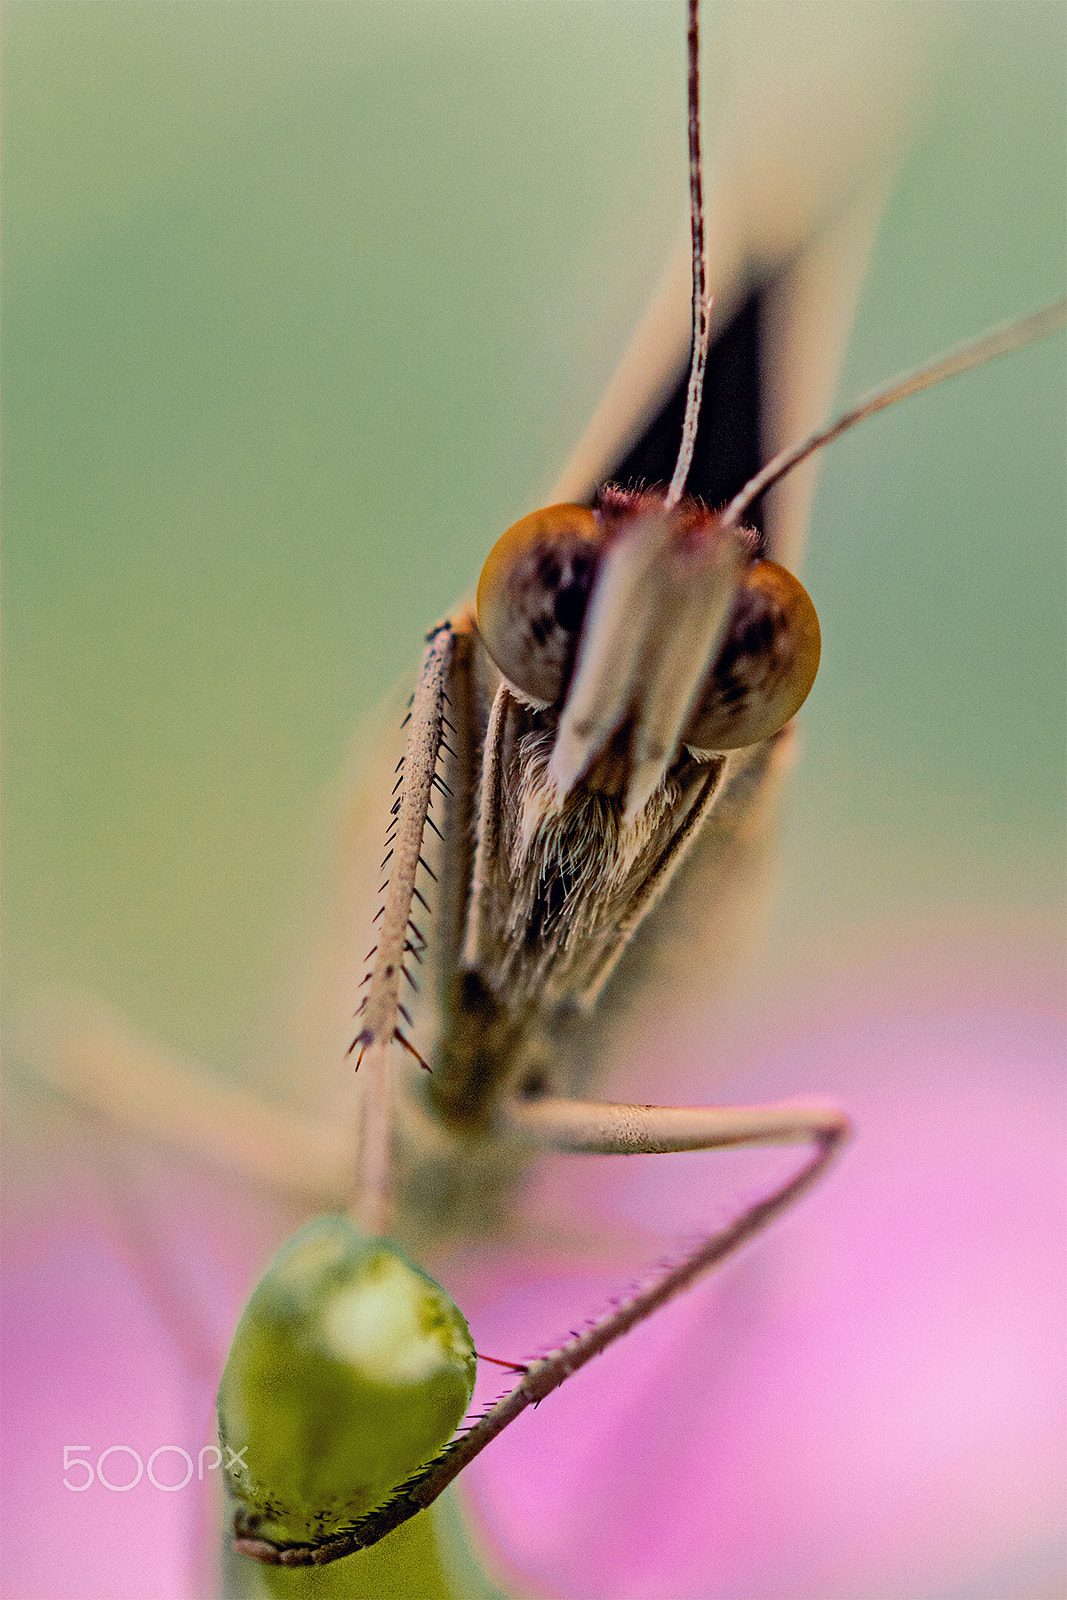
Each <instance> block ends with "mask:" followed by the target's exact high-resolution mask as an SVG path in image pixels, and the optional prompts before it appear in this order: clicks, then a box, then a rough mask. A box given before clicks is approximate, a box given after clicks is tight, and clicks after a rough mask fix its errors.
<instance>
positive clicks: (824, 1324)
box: [471, 951, 1064, 1600]
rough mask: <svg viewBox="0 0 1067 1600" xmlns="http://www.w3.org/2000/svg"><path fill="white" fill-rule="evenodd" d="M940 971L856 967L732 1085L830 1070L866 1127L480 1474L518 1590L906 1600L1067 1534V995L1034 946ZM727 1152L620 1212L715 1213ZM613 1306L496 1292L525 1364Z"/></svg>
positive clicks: (480, 1466)
mask: <svg viewBox="0 0 1067 1600" xmlns="http://www.w3.org/2000/svg"><path fill="white" fill-rule="evenodd" d="M931 959H932V960H934V962H935V968H936V961H937V960H940V963H941V981H940V982H939V981H938V975H937V972H936V970H935V969H934V968H930V967H929V966H928V968H927V970H926V972H925V973H924V974H922V976H921V978H919V979H917V977H916V969H915V968H914V967H910V968H907V969H903V970H901V971H899V972H898V973H897V974H896V982H895V984H894V981H893V980H892V979H891V978H883V979H881V980H875V979H872V976H871V975H870V974H866V975H858V977H857V984H856V987H855V988H854V989H853V991H852V992H851V993H850V992H849V991H848V989H847V987H846V989H845V990H844V991H842V992H839V993H838V994H836V995H835V996H834V998H833V1000H832V1002H831V1003H830V1005H829V1006H828V1008H827V1010H826V1012H825V1014H823V1015H822V1016H821V1017H820V1016H819V1014H818V1013H814V1014H811V1013H809V1015H808V1016H807V1017H798V1018H797V1019H796V1023H797V1026H796V1028H795V1029H794V1031H793V1033H792V1035H791V1036H780V1037H779V1038H778V1039H777V1040H774V1039H773V1038H772V1039H771V1041H770V1043H769V1044H767V1045H766V1046H765V1048H764V1049H763V1050H762V1052H761V1058H760V1059H756V1060H754V1059H753V1058H751V1057H750V1067H749V1070H748V1071H747V1072H746V1073H745V1075H744V1076H743V1078H741V1079H732V1080H731V1082H730V1084H729V1092H730V1098H731V1100H734V1099H737V1100H740V1099H741V1098H753V1099H755V1098H767V1097H773V1096H778V1095H784V1094H787V1093H796V1092H797V1091H798V1090H802V1089H804V1088H805V1087H807V1088H811V1089H815V1088H818V1089H821V1090H826V1091H828V1092H830V1093H832V1094H834V1095H836V1096H838V1097H839V1098H840V1099H841V1101H842V1102H843V1103H844V1104H846V1105H847V1106H848V1107H849V1109H850V1110H851V1111H852V1112H853V1114H854V1116H855V1120H856V1124H857V1130H858V1136H857V1140H856V1143H855V1145H854V1146H853V1147H852V1148H851V1149H850V1150H849V1151H848V1152H847V1154H846V1156H845V1158H844V1160H843V1162H842V1164H841V1166H840V1168H839V1169H838V1170H837V1171H836V1172H835V1173H834V1174H832V1175H831V1177H830V1179H829V1180H828V1181H827V1183H826V1185H825V1186H824V1187H823V1188H822V1189H821V1190H820V1191H819V1192H818V1193H816V1194H815V1195H813V1196H811V1197H810V1198H809V1199H808V1200H807V1201H806V1202H805V1203H804V1205H803V1206H802V1207H801V1208H800V1209H799V1210H798V1211H797V1212H796V1213H795V1214H794V1215H792V1216H790V1217H788V1218H786V1219H785V1221H784V1222H783V1223H780V1224H779V1225H778V1226H777V1228H776V1229H775V1230H774V1231H773V1232H772V1233H771V1234H770V1235H768V1236H767V1237H766V1238H764V1239H763V1240H761V1241H760V1242H758V1243H757V1244H755V1245H753V1246H752V1247H750V1248H749V1250H748V1251H747V1252H746V1253H745V1254H744V1255H743V1256H742V1257H741V1258H740V1259H739V1260H737V1261H735V1262H734V1263H732V1264H730V1265H729V1266H728V1267H727V1268H726V1269H725V1270H724V1271H723V1272H722V1273H721V1274H720V1275H719V1276H718V1277H717V1278H715V1279H713V1280H711V1281H710V1282H708V1283H707V1284H705V1285H703V1286H702V1287H700V1288H699V1289H698V1290H696V1291H695V1292H693V1293H691V1294H690V1295H689V1296H688V1297H686V1298H685V1299H684V1300H682V1301H680V1302H679V1303H677V1304H675V1305H674V1306H672V1307H670V1308H668V1309H667V1310H666V1311H664V1312H662V1313H660V1315H659V1316H658V1317H656V1318H655V1319H654V1320H653V1321H652V1322H651V1323H650V1324H648V1325H646V1326H645V1327H643V1328H641V1329H639V1330H637V1331H636V1332H635V1333H633V1334H631V1335H630V1336H629V1337H628V1338H627V1339H626V1340H624V1341H623V1342H622V1343H621V1344H619V1345H618V1346H616V1347H614V1348H613V1349H612V1350H610V1351H609V1352H607V1353H606V1354H605V1355H604V1356H602V1357H600V1358H598V1360H597V1361H595V1362H594V1363H593V1364H592V1365H591V1366H590V1367H589V1368H587V1369H585V1370H584V1371H583V1372H582V1373H580V1374H578V1375H577V1376H576V1377H575V1378H573V1379H572V1380H571V1381H570V1382H569V1383H568V1384H567V1385H566V1386H565V1387H564V1389H562V1390H561V1391H559V1392H558V1393H557V1394H555V1395H553V1396H552V1397H551V1398H550V1399H549V1400H548V1401H546V1402H545V1404H544V1405H543V1406H542V1407H541V1408H540V1409H539V1410H538V1412H537V1413H536V1414H533V1413H529V1414H527V1415H526V1416H525V1417H524V1418H523V1419H521V1420H520V1422H519V1423H518V1424H517V1425H516V1426H515V1427H513V1428H512V1429H511V1430H510V1431H509V1432H508V1433H506V1434H505V1435H504V1436H503V1437H502V1438H501V1439H500V1441H499V1442H498V1443H496V1444H495V1445H494V1446H493V1447H492V1448H491V1449H490V1450H489V1451H487V1452H486V1454H485V1455H484V1456H483V1457H482V1458H481V1460H480V1461H479V1462H478V1463H477V1464H476V1465H475V1468H474V1470H473V1472H472V1474H471V1480H472V1482H473V1485H474V1496H473V1498H474V1501H475V1505H476V1508H477V1516H478V1519H479V1521H480V1522H481V1523H482V1525H483V1527H484V1529H485V1531H486V1535H487V1537H488V1539H489V1541H490V1543H491V1544H492V1545H493V1546H495V1548H496V1549H497V1550H498V1551H499V1552H500V1554H501V1556H502V1558H503V1561H504V1563H505V1566H506V1568H507V1569H510V1571H511V1572H512V1574H513V1575H515V1576H514V1581H515V1582H516V1585H517V1587H518V1589H519V1592H521V1593H523V1594H533V1593H535V1592H536V1593H544V1594H546V1595H563V1596H575V1597H581V1600H629V1597H633V1600H689V1597H697V1596H701V1597H707V1600H736V1597H738V1596H744V1597H746V1600H752V1597H756V1596H760V1597H763V1596H767V1597H770V1596H774V1597H776V1600H779V1597H780V1600H785V1597H789V1600H802V1597H804V1600H837V1597H840V1600H861V1597H868V1596H869V1597H871V1600H885V1597H886V1596H892V1597H893V1600H909V1597H912V1596H914V1597H920V1596H929V1595H936V1594H940V1593H945V1592H949V1591H954V1590H955V1589H956V1587H957V1586H958V1585H960V1584H963V1583H965V1582H967V1581H968V1580H972V1579H974V1577H975V1575H976V1574H981V1573H983V1572H984V1571H995V1570H996V1569H997V1568H998V1564H999V1565H1000V1568H1001V1570H1003V1571H1007V1570H1010V1569H1011V1564H1012V1562H1013V1560H1016V1559H1022V1560H1023V1565H1025V1558H1026V1553H1027V1552H1029V1551H1037V1552H1039V1553H1040V1552H1041V1551H1042V1550H1045V1551H1048V1550H1051V1549H1054V1548H1055V1544H1056V1540H1057V1536H1058V1533H1059V1530H1060V1528H1061V1525H1062V1495H1063V1484H1064V1461H1063V1441H1064V1418H1063V1412H1062V1405H1061V1404H1060V1401H1061V1397H1062V1395H1063V1392H1064V1374H1063V1333H1064V1319H1063V1304H1064V1302H1063V1283H1062V1278H1063V1262H1064V1230H1063V1198H1064V1197H1063V1155H1064V1148H1063V1147H1064V1138H1063V1128H1064V1089H1063V1032H1062V1025H1061V1022H1060V1019H1059V1016H1058V1015H1057V1010H1058V998H1059V997H1058V992H1057V989H1056V987H1054V986H1052V985H1046V984H1043V983H1042V982H1041V981H1039V977H1035V975H1034V974H1033V973H1032V972H1027V971H1023V970H1020V967H1019V964H1018V963H1017V962H1016V963H1015V964H1014V965H1011V964H1008V965H1011V970H1008V971H1005V970H1003V967H1002V966H995V965H992V964H986V963H985V962H982V961H979V960H978V959H977V958H975V959H974V960H972V963H971V966H970V969H969V970H968V969H967V964H966V962H964V963H962V965H961V963H960V961H959V960H958V958H954V957H951V956H950V955H949V953H948V952H947V951H942V952H940V953H937V954H936V958H935V956H934V955H931ZM1048 976H1049V974H1048V973H1047V972H1046V973H1045V974H1044V977H1045V978H1047V977H1048ZM1053 976H1054V975H1053ZM878 982H880V984H881V987H880V988H879V987H878ZM939 991H940V992H939ZM1050 994H1051V995H1052V997H1053V1000H1052V1002H1050V1001H1049V995H1050ZM662 1082H663V1080H662V1078H661V1080H660V1083H659V1084H657V1088H656V1093H657V1094H660V1093H662V1094H663V1096H664V1098H665V1099H672V1098H684V1095H685V1092H686V1086H685V1083H684V1081H675V1082H673V1083H672V1082H670V1078H669V1073H668V1082H667V1087H666V1088H663V1087H662ZM631 1087H633V1086H632V1085H631ZM691 1090H692V1083H691V1081H690V1083H689V1091H690V1092H691ZM672 1091H678V1092H677V1094H676V1093H674V1092H672ZM646 1096H647V1086H646ZM716 1159H718V1160H720V1161H721V1160H722V1159H723V1158H722V1157H719V1158H716V1157H714V1156H699V1157H674V1158H670V1160H669V1161H668V1160H667V1159H665V1158H655V1159H653V1160H649V1161H645V1160H642V1161H632V1162H630V1163H627V1164H626V1166H625V1167H624V1169H623V1170H622V1171H621V1172H616V1173H615V1174H614V1177H613V1182H612V1185H611V1189H612V1197H613V1200H614V1204H615V1207H616V1208H617V1209H618V1210H619V1211H620V1212H621V1213H623V1214H630V1215H636V1216H644V1215H647V1214H648V1213H649V1212H654V1213H656V1214H657V1215H658V1217H659V1218H660V1219H661V1220H662V1219H664V1218H665V1216H670V1215H673V1216H674V1217H675V1218H676V1219H677V1221H678V1223H679V1225H681V1226H685V1225H687V1224H689V1225H691V1224H692V1223H693V1221H694V1220H695V1219H697V1218H699V1217H700V1215H701V1205H702V1201H703V1202H704V1203H705V1204H706V1195H705V1194H704V1189H705V1187H706V1186H707V1184H708V1178H707V1174H708V1171H709V1168H708V1165H707V1163H709V1162H714V1161H716ZM741 1159H744V1158H743V1157H742V1158H741ZM741 1173H742V1168H741V1167H740V1166H737V1167H736V1168H735V1172H734V1176H735V1178H738V1177H739V1178H740V1188H739V1189H736V1190H735V1192H736V1193H740V1194H741V1195H742V1196H743V1195H745V1194H748V1193H751V1192H753V1191H752V1185H751V1181H750V1179H748V1178H746V1177H742V1176H741ZM591 1181H592V1180H591V1178H590V1177H589V1175H588V1168H586V1169H584V1170H583V1172H582V1175H581V1178H580V1180H578V1181H576V1183H575V1187H574V1192H573V1194H572V1202H571V1203H572V1207H573V1214H574V1215H575V1217H582V1216H584V1215H587V1214H588V1211H589V1202H588V1200H587V1199H586V1198H585V1197H584V1196H583V1193H582V1187H583V1185H585V1184H588V1183H589V1182H591ZM719 1192H720V1191H719V1190H718V1188H716V1190H715V1193H716V1194H718V1193H719ZM715 1204H716V1202H713V1210H714V1209H715ZM705 1214H706V1212H705ZM476 1287H477V1286H476V1285H472V1286H471V1292H472V1293H475V1292H476ZM583 1295H584V1298H583ZM603 1303H604V1280H603V1278H599V1277H598V1278H596V1279H594V1278H592V1277H591V1276H590V1277H587V1278H585V1279H584V1280H583V1279H582V1277H581V1275H580V1274H575V1275H574V1276H572V1277H570V1278H569V1279H565V1278H563V1277H562V1276H561V1275H560V1274H558V1273H557V1274H556V1275H554V1276H549V1275H547V1274H545V1273H542V1275H541V1276H540V1277H538V1278H536V1279H534V1278H531V1277H529V1276H527V1278H526V1279H525V1281H522V1282H521V1283H520V1284H515V1283H514V1282H513V1286H512V1287H511V1288H510V1289H508V1290H507V1291H505V1292H501V1293H500V1294H499V1295H498V1296H497V1297H496V1298H495V1300H492V1301H491V1302H490V1303H485V1304H483V1306H482V1307H480V1308H479V1310H478V1313H477V1316H476V1329H477V1337H478V1339H479V1340H480V1341H481V1347H482V1348H489V1349H492V1350H494V1351H497V1352H499V1353H502V1354H519V1353H521V1352H522V1351H523V1350H524V1349H525V1350H529V1348H530V1340H529V1332H528V1331H527V1335H526V1340H525V1342H524V1336H523V1330H524V1329H525V1330H536V1331H535V1334H534V1339H535V1341H536V1339H537V1338H538V1337H542V1336H544V1337H546V1338H547V1337H550V1334H549V1332H548V1330H549V1329H550V1328H551V1329H552V1330H554V1333H555V1335H556V1336H559V1335H561V1334H562V1333H563V1332H564V1331H565V1330H566V1328H567V1327H568V1326H573V1325H574V1323H573V1318H574V1316H575V1314H576V1308H583V1307H584V1308H585V1309H588V1310H591V1309H593V1308H595V1307H596V1306H598V1305H603ZM1020 1553H1022V1555H1021V1557H1020ZM1035 1559H1036V1560H1037V1561H1038V1565H1041V1557H1040V1554H1039V1555H1038V1556H1037V1557H1036V1558H1035ZM1051 1559H1053V1560H1054V1559H1055V1558H1054V1557H1052V1558H1051ZM1053 1570H1054V1571H1055V1570H1056V1569H1055V1568H1053ZM1037 1581H1038V1582H1039V1583H1040V1581H1041V1580H1040V1579H1039V1580H1037ZM1044 1581H1045V1582H1046V1583H1047V1582H1048V1581H1049V1580H1048V1577H1047V1571H1046V1573H1045V1577H1044ZM968 1592H969V1591H968ZM975 1592H983V1593H985V1592H989V1593H992V1592H994V1591H992V1590H989V1591H985V1590H976V1591H975ZM1034 1592H1035V1593H1042V1594H1043V1593H1044V1592H1045V1589H1044V1588H1042V1587H1039V1588H1038V1589H1036V1590H1035V1591H1034ZM1049 1592H1052V1591H1049Z"/></svg>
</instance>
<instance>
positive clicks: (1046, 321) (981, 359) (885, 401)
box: [672, 296, 1067, 527]
mask: <svg viewBox="0 0 1067 1600" xmlns="http://www.w3.org/2000/svg"><path fill="white" fill-rule="evenodd" d="M1065 326H1067V296H1065V297H1064V298H1063V299H1062V300H1054V301H1053V302H1052V304H1051V305H1047V306H1043V307H1042V308H1041V310H1040V311H1033V312H1031V313H1030V315H1029V316H1027V317H1016V318H1013V319H1012V320H1011V321H1009V322H1000V323H998V324H997V326H996V327H995V328H990V329H989V331H988V333H983V334H982V335H981V337H980V338H978V339H971V340H968V341H967V343H966V344H959V345H956V346H955V347H954V348H953V349H951V350H948V351H946V353H945V354H944V355H942V356H938V357H937V359H936V360H935V361H931V362H929V363H928V364H927V365H926V366H924V367H917V368H916V369H915V371H914V372H907V373H905V374H904V375H903V376H902V377H900V378H893V379H892V380H891V382H889V383H887V384H884V385H883V386H882V387H881V388H880V389H873V390H872V391H871V393H870V394H868V395H865V396H864V398H863V399H862V400H859V401H857V403H856V404H855V405H854V406H852V407H851V408H850V409H849V410H848V411H844V412H842V414H841V415H840V416H839V417H837V418H835V420H834V421H833V422H828V423H826V424H825V426H824V427H822V428H818V429H817V430H816V431H815V433H812V434H809V435H808V437H807V438H806V439H802V440H801V442H800V443H799V444H792V445H789V446H788V448H787V449H785V450H780V451H779V452H778V454H777V455H776V456H772V457H771V459H770V461H768V463H767V465H766V466H765V467H761V468H760V470H759V472H757V473H756V476H755V477H754V478H750V479H749V480H748V482H747V483H746V484H745V486H744V488H743V489H741V490H740V491H739V492H738V493H737V494H736V495H735V496H734V498H733V499H732V500H731V501H730V504H729V505H728V506H727V507H726V509H725V510H724V511H723V513H722V523H723V526H724V527H737V526H738V525H739V524H740V521H741V518H742V517H743V516H744V514H745V512H746V511H748V510H749V508H750V507H751V506H752V504H753V503H754V501H756V500H758V499H759V497H760V495H761V494H764V493H765V492H766V491H767V490H768V489H769V488H771V487H772V485H773V484H776V483H778V482H779V481H780V479H782V478H784V477H785V475H786V473H787V472H792V470H793V468H794V467H796V466H799V465H800V463H801V462H802V461H806V460H807V458H808V457H809V456H812V455H814V454H815V452H816V450H821V449H822V447H823V446H824V445H827V444H830V443H832V441H833V440H834V439H838V438H840V436H841V435H842V434H843V433H847V432H848V430H849V428H854V427H855V426H856V424H857V423H858V422H865V421H866V419H867V418H868V417H873V415H874V413H875V412H876V411H884V410H885V409H886V407H887V406H895V405H896V403H897V401H898V400H907V399H908V397H909V396H910V395H913V394H919V393H920V392H921V391H922V390H923V389H932V388H933V387H934V385H935V384H937V383H944V382H945V380H946V379H948V378H955V377H958V376H959V374H960V373H961V372H970V371H971V370H972V369H973V368H974V367H982V366H984V365H985V364H986V362H987V361H995V360H996V359H997V357H998V356H1006V355H1010V354H1011V353H1012V351H1013V350H1022V349H1025V347H1026V346H1027V345H1028V344H1035V343H1036V342H1037V340H1038V339H1047V338H1048V336H1049V334H1052V333H1058V332H1059V331H1060V329H1061V328H1063V327H1065ZM691 389H692V379H691V378H690V390H691ZM675 476H676V477H677V473H675ZM672 487H673V485H672Z"/></svg>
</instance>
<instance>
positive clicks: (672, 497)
mask: <svg viewBox="0 0 1067 1600" xmlns="http://www.w3.org/2000/svg"><path fill="white" fill-rule="evenodd" d="M688 46H689V78H688V98H689V220H690V225H691V228H692V234H693V353H692V356H691V358H690V365H689V388H688V390H687V392H686V397H685V417H684V420H683V422H682V442H681V444H680V445H679V447H678V460H677V463H676V464H675V468H674V476H673V477H672V479H671V481H670V486H669V488H668V489H667V499H666V502H665V504H666V509H667V510H668V511H673V510H674V508H675V506H676V505H677V504H678V502H679V500H681V498H682V495H683V494H684V492H685V484H686V479H687V478H688V477H689V468H690V467H691V466H692V464H693V450H694V448H695V446H696V438H697V426H698V424H699V422H700V399H701V395H702V394H703V392H704V368H705V366H706V365H707V360H708V340H709V338H710V335H711V301H710V300H709V299H708V293H707V261H706V258H705V253H704V183H703V178H702V176H701V162H700V0H689V30H688Z"/></svg>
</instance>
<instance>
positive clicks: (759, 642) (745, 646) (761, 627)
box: [736, 612, 777, 656]
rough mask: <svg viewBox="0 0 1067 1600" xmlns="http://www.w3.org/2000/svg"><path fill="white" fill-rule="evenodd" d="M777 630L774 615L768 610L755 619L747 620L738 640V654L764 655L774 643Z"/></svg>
mask: <svg viewBox="0 0 1067 1600" xmlns="http://www.w3.org/2000/svg"><path fill="white" fill-rule="evenodd" d="M776 631H777V630H776V627H775V619H774V617H773V616H770V615H768V614H767V613H766V612H764V614H763V615H762V616H760V617H756V618H754V619H753V621H751V622H747V623H746V624H745V626H744V627H743V628H742V630H741V635H740V638H739V639H738V641H737V647H736V649H737V654H739V655H745V656H758V655H762V654H763V652H764V651H765V650H769V649H770V648H771V645H772V644H773V643H774V635H775V632H776Z"/></svg>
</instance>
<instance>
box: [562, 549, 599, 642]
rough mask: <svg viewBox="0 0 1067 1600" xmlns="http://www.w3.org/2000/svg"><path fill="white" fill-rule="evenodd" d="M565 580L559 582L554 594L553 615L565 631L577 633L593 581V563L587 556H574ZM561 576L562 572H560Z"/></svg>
mask: <svg viewBox="0 0 1067 1600" xmlns="http://www.w3.org/2000/svg"><path fill="white" fill-rule="evenodd" d="M569 568H570V570H569V572H568V573H567V581H566V582H565V583H561V584H560V588H559V593H558V594H557V595H556V604H555V617H556V622H557V624H558V625H559V627H561V628H563V629H564V631H565V632H567V633H577V632H578V629H579V628H580V627H581V625H582V619H583V617H584V616H585V608H586V604H587V602H588V600H589V590H590V588H591V587H592V582H593V563H592V561H591V560H590V559H589V557H588V556H576V557H575V558H574V559H573V560H572V561H571V562H570V563H569ZM561 576H562V574H561Z"/></svg>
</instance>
